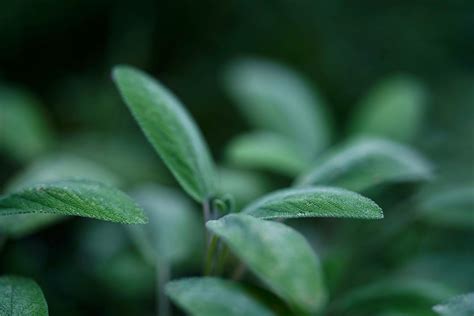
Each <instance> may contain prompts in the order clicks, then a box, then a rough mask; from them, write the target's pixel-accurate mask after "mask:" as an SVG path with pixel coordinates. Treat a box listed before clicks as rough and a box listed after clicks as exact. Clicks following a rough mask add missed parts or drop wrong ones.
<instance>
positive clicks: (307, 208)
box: [242, 187, 383, 219]
mask: <svg viewBox="0 0 474 316" xmlns="http://www.w3.org/2000/svg"><path fill="white" fill-rule="evenodd" d="M242 212H243V213H245V214H248V215H252V216H255V217H258V218H263V219H270V218H297V217H348V218H363V219H379V218H383V212H382V209H381V208H380V207H379V206H378V205H377V204H375V202H373V201H372V200H370V199H368V198H366V197H364V196H362V195H360V194H358V193H355V192H351V191H348V190H345V189H340V188H332V187H310V188H296V189H285V190H279V191H276V192H273V193H270V194H268V195H266V196H264V197H262V198H260V199H258V200H257V201H255V202H254V203H252V204H250V205H249V206H247V207H246V208H245V209H244V210H243V211H242Z"/></svg>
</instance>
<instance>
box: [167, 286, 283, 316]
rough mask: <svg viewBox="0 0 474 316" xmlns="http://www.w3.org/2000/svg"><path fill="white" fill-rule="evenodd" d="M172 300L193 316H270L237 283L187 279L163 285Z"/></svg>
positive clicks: (265, 308) (269, 312)
mask: <svg viewBox="0 0 474 316" xmlns="http://www.w3.org/2000/svg"><path fill="white" fill-rule="evenodd" d="M166 292H167V294H168V295H169V296H170V297H171V299H172V300H173V301H174V302H175V303H176V304H177V305H179V306H181V307H182V308H183V309H184V310H186V311H187V312H188V313H189V314H191V315H193V316H223V315H225V316H270V315H274V313H273V312H272V311H270V310H269V309H268V308H267V307H265V306H264V305H262V304H261V303H260V302H258V301H256V300H255V299H253V298H252V297H251V296H250V295H249V294H248V293H247V292H246V290H245V289H244V288H243V287H242V286H240V285H239V284H238V283H235V282H232V281H226V280H221V279H218V278H210V277H207V278H190V279H184V280H178V281H172V282H170V283H168V284H167V285H166Z"/></svg>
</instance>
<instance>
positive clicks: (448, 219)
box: [421, 186, 474, 228]
mask: <svg viewBox="0 0 474 316" xmlns="http://www.w3.org/2000/svg"><path fill="white" fill-rule="evenodd" d="M421 212H422V215H423V218H424V220H426V221H428V222H430V223H433V224H436V225H441V226H453V227H465V228H474V187H473V186H465V187H457V188H450V189H448V190H443V191H441V192H431V193H430V194H429V195H428V196H425V197H424V198H423V199H422V201H421Z"/></svg>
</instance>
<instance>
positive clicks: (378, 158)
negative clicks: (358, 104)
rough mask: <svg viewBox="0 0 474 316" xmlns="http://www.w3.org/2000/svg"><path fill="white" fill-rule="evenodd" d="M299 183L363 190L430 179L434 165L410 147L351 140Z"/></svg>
mask: <svg viewBox="0 0 474 316" xmlns="http://www.w3.org/2000/svg"><path fill="white" fill-rule="evenodd" d="M315 166H316V167H315V168H314V169H312V170H311V171H310V172H308V174H306V175H303V176H302V177H300V178H299V179H298V180H297V182H296V183H297V185H299V186H307V185H315V184H324V185H332V186H337V187H343V188H345V189H348V190H353V191H358V192H360V191H364V190H367V189H369V188H371V187H374V186H376V185H380V184H383V183H394V182H407V181H423V180H428V179H430V178H431V166H430V164H429V163H428V162H427V161H426V160H425V159H424V158H423V157H421V156H420V155H419V154H418V153H416V152H415V151H413V150H411V149H410V148H408V147H406V146H403V145H401V144H397V143H394V142H391V141H387V140H382V139H372V138H364V139H357V140H354V141H351V142H349V143H347V144H345V145H344V146H341V147H339V148H337V149H335V150H333V151H332V152H330V153H329V154H327V155H325V156H324V157H322V158H321V159H320V160H319V161H317V162H316V163H315Z"/></svg>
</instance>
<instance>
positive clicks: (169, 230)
mask: <svg viewBox="0 0 474 316" xmlns="http://www.w3.org/2000/svg"><path fill="white" fill-rule="evenodd" d="M130 195H131V196H132V197H133V198H134V199H135V200H136V201H137V203H138V204H139V205H140V206H141V207H142V208H143V210H144V211H145V214H146V215H147V216H148V218H149V224H148V225H135V226H130V227H129V229H130V231H131V233H132V235H133V237H134V240H135V241H136V242H137V245H138V246H139V249H140V250H141V252H142V254H143V255H144V256H145V258H146V259H147V260H148V261H149V262H150V263H152V264H156V263H157V262H156V261H157V259H159V260H163V261H165V262H168V263H182V262H186V261H187V262H189V260H190V259H191V258H192V257H193V255H194V257H199V255H200V254H199V250H200V249H203V248H204V247H203V233H202V219H200V218H199V216H198V215H197V214H198V213H197V211H196V210H195V209H194V206H193V205H192V204H191V203H190V200H189V199H188V198H187V196H186V195H183V194H181V193H180V192H179V191H176V190H173V189H171V188H167V187H162V186H157V185H144V186H141V187H138V188H136V189H134V190H133V191H131V192H130Z"/></svg>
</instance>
